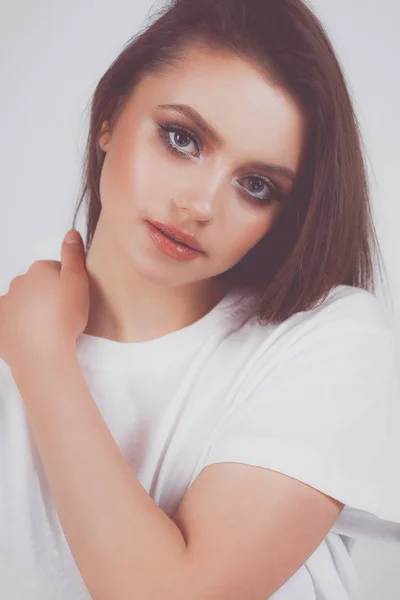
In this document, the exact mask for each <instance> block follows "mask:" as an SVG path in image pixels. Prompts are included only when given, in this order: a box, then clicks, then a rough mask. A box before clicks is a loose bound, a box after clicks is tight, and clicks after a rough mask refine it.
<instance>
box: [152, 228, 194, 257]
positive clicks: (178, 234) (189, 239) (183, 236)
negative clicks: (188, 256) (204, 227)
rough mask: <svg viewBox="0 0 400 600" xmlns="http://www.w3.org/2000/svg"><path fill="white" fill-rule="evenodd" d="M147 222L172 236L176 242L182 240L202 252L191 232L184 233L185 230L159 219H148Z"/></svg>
mask: <svg viewBox="0 0 400 600" xmlns="http://www.w3.org/2000/svg"><path fill="white" fill-rule="evenodd" d="M149 223H151V224H152V225H154V227H156V228H157V229H159V230H160V231H162V232H163V233H166V234H167V235H169V236H170V237H172V238H173V239H174V240H176V241H177V242H183V243H184V244H186V245H187V246H189V248H193V249H194V250H197V251H198V252H203V253H204V250H203V248H202V247H201V246H200V244H199V243H198V241H197V240H196V238H195V236H194V235H193V234H190V233H186V232H185V231H182V229H178V228H177V227H175V226H174V225H170V224H169V223H162V222H161V221H150V220H149Z"/></svg>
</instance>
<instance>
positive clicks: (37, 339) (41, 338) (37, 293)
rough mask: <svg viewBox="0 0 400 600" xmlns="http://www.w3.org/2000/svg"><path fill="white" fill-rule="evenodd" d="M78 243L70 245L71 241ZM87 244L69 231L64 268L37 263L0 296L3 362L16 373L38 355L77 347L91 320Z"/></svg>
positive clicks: (52, 262)
mask: <svg viewBox="0 0 400 600" xmlns="http://www.w3.org/2000/svg"><path fill="white" fill-rule="evenodd" d="M69 238H71V239H73V240H75V241H76V243H67V239H69ZM85 258H86V257H85V251H84V245H83V240H82V237H81V235H80V233H79V232H78V231H75V230H70V231H69V232H68V233H67V234H66V236H65V238H64V241H63V244H62V249H61V262H59V261H55V260H37V261H35V262H34V263H33V264H32V265H31V266H30V267H29V269H28V271H27V272H26V273H25V274H24V275H18V276H17V277H15V278H14V279H13V280H12V281H11V283H10V286H9V290H8V293H7V294H6V295H5V296H0V357H1V358H3V359H4V360H5V361H6V362H7V363H8V365H9V366H10V367H11V368H12V369H13V368H14V367H15V366H16V365H18V364H19V362H20V361H22V362H23V361H25V360H26V359H31V358H32V359H33V360H35V359H36V358H37V357H38V354H39V353H40V354H43V353H49V352H53V351H55V350H56V349H58V348H60V347H64V346H68V345H70V346H72V345H75V342H76V339H77V337H78V336H79V335H80V334H81V333H82V332H83V331H84V329H85V327H86V325H87V321H88V317H89V279H88V275H87V271H86V266H85Z"/></svg>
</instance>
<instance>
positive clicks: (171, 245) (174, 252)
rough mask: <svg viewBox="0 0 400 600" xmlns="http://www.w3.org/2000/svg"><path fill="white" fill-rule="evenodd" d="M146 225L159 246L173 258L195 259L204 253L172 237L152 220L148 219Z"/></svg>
mask: <svg viewBox="0 0 400 600" xmlns="http://www.w3.org/2000/svg"><path fill="white" fill-rule="evenodd" d="M146 226H147V228H148V231H149V234H150V237H151V239H152V241H153V242H154V244H155V245H156V246H157V248H158V249H159V250H161V252H163V253H164V254H166V255H167V256H170V257H171V258H175V259H176V260H193V259H194V258H197V257H198V256H201V254H203V253H202V252H200V251H199V250H195V249H194V248H190V247H189V246H188V245H187V244H184V243H183V242H178V241H177V240H174V239H173V238H172V237H170V236H169V235H167V234H166V233H164V232H163V231H161V230H160V229H158V228H157V227H156V226H155V225H153V224H152V223H150V221H146Z"/></svg>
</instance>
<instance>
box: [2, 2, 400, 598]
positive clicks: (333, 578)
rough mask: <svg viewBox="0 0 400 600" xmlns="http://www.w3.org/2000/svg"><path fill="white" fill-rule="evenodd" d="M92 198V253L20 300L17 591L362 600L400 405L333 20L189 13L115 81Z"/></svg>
mask: <svg viewBox="0 0 400 600" xmlns="http://www.w3.org/2000/svg"><path fill="white" fill-rule="evenodd" d="M84 197H86V199H87V200H88V205H87V208H88V212H87V232H86V247H85V246H84V244H83V240H82V238H81V237H80V235H79V234H77V232H76V231H75V232H70V233H69V235H70V236H71V237H72V238H74V237H75V238H76V239H75V241H77V242H78V243H77V244H67V243H66V240H65V243H64V244H63V246H62V252H61V259H62V260H61V263H58V262H55V261H36V262H35V263H34V264H33V265H32V267H31V268H30V269H29V270H28V272H27V273H26V274H24V275H22V276H19V277H16V278H15V279H13V281H12V283H11V285H10V289H9V291H8V293H7V294H6V295H5V296H3V297H2V298H1V299H0V354H1V356H2V361H1V364H0V367H1V371H0V377H1V378H0V384H1V385H0V396H1V398H0V428H1V429H0V479H1V481H0V592H1V594H0V595H1V597H2V598H7V600H38V599H40V600H72V599H74V600H78V599H79V600H86V599H89V598H93V599H94V600H125V599H131V598H138V599H140V600H153V599H154V600H159V599H160V598H162V599H163V600H189V599H190V600H211V599H212V600H228V599H229V600H250V598H251V599H252V600H266V598H274V599H276V600H278V599H279V600H316V599H318V600H349V599H354V598H358V597H359V595H358V594H359V583H358V578H357V575H356V572H355V568H354V566H353V564H352V560H351V552H350V551H351V548H352V546H353V543H354V540H356V539H358V538H362V537H374V538H376V539H388V538H390V539H392V540H395V539H397V540H399V539H400V482H399V476H398V470H397V469H396V464H395V457H396V456H399V455H400V441H399V439H400V436H399V435H398V431H399V428H400V414H399V405H400V398H399V388H398V381H397V379H396V377H397V375H396V364H395V363H396V357H395V343H394V337H393V330H392V325H393V324H392V321H391V318H390V317H389V314H388V313H387V312H386V310H385V309H384V308H383V307H382V306H381V305H380V303H379V302H378V300H377V298H376V296H375V294H374V289H375V288H374V286H375V281H374V266H376V259H378V258H379V248H378V245H377V241H376V237H375V232H374V227H373V223H372V219H371V211H370V204H369V197H368V187H367V181H366V174H365V168H364V162H363V154H362V150H361V142H360V136H359V132H358V127H357V121H356V118H355V116H354V112H353V108H352V104H351V101H350V98H349V94H348V91H347V89H346V83H345V80H344V77H343V74H342V72H341V69H340V66H339V64H338V61H337V58H336V57H335V54H334V52H333V50H332V46H331V44H330V42H329V41H328V39H327V36H326V34H325V32H324V31H323V29H322V27H321V25H320V23H319V22H318V20H317V19H316V17H315V16H314V15H313V14H312V12H310V10H309V9H308V8H307V7H306V5H305V4H303V3H302V2H301V1H300V0H280V1H279V2H277V1H276V0H259V1H255V0H174V1H173V2H171V3H170V4H169V5H168V6H167V7H166V8H164V9H163V10H162V11H160V13H159V14H157V15H156V18H155V19H154V20H153V22H152V23H150V24H149V25H148V27H147V28H146V29H145V30H143V31H142V32H140V34H138V35H137V36H136V37H135V39H133V40H132V41H130V43H129V44H128V45H127V46H126V47H125V48H124V50H123V52H122V53H121V54H120V56H118V58H117V59H116V60H115V61H114V63H113V64H112V65H111V67H110V68H109V70H108V71H107V73H106V74H105V75H104V76H103V77H102V79H101V81H100V82H99V84H98V86H97V88H96V91H95V94H94V97H93V102H92V108H91V123H90V132H89V139H88V146H87V161H86V170H85V179H84V190H83V194H82V196H81V198H80V201H79V203H78V206H77V211H78V209H79V207H80V205H81V203H82V200H83V198H84ZM76 214H77V213H75V218H76ZM74 224H75V220H74Z"/></svg>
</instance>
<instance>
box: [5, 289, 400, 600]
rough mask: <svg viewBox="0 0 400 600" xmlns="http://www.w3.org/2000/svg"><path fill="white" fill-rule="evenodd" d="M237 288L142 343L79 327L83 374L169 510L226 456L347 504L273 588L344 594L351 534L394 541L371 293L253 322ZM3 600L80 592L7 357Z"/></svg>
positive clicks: (285, 598)
mask: <svg viewBox="0 0 400 600" xmlns="http://www.w3.org/2000/svg"><path fill="white" fill-rule="evenodd" d="M237 299H238V295H237V294H235V293H229V294H227V295H226V296H225V297H224V298H223V299H222V300H221V301H220V302H219V304H217V305H216V306H215V307H214V308H213V309H212V310H211V311H210V312H209V313H208V314H207V315H205V316H204V317H203V318H202V319H200V320H198V321H196V322H195V323H193V324H192V325H189V326H188V327H185V328H183V329H180V330H179V331H175V332H172V333H169V334H167V335H164V336H162V337H160V338H157V339H154V340H150V341H147V342H139V343H123V342H116V341H112V340H107V339H105V338H98V337H94V336H90V335H86V334H83V335H81V336H80V337H79V338H78V340H77V352H78V358H79V362H80V365H81V367H82V369H83V372H84V375H85V378H86V381H87V383H88V385H89V388H90V391H91V393H92V395H93V398H94V400H95V402H96V404H97V406H98V407H99V409H100V411H101V413H102V415H103V417H104V419H105V421H106V423H107V425H108V427H109V429H110V431H111V433H112V435H113V437H114V439H115V441H116V442H117V444H118V446H119V448H120V450H121V451H122V452H123V454H124V456H125V458H126V460H127V461H128V463H129V465H130V466H131V469H132V471H133V472H134V473H135V475H136V476H137V477H138V479H139V481H140V482H141V484H142V485H143V487H144V488H145V489H146V491H147V492H148V493H149V494H150V496H151V497H152V498H153V500H154V501H155V502H156V504H157V505H158V506H159V507H160V508H162V509H163V510H164V511H165V513H166V514H168V515H169V516H170V517H171V518H172V517H173V515H174V514H175V511H176V510H177V508H178V506H179V504H180V502H181V500H182V498H183V496H184V495H185V493H186V492H187V490H188V488H189V487H190V486H191V485H192V483H193V482H194V480H195V479H196V477H197V476H198V474H199V473H200V472H201V470H202V469H203V468H204V467H205V466H206V465H208V464H211V463H216V462H226V461H228V462H240V463H247V464H250V465H258V466H261V467H266V468H268V469H272V470H275V471H279V472H281V473H284V474H286V475H289V476H290V477H293V478H295V479H298V480H300V481H303V482H305V483H307V484H308V485H310V486H312V487H314V488H316V489H318V490H320V491H322V492H324V493H325V494H328V495H330V496H332V497H333V498H336V499H338V500H340V501H341V502H343V503H344V504H345V508H344V509H343V511H342V513H341V515H340V516H339V518H338V519H337V521H336V522H335V524H334V526H333V527H332V529H331V531H330V532H329V533H328V535H327V536H326V538H325V539H324V540H323V541H322V542H321V544H320V545H319V546H318V548H317V549H316V550H315V552H314V553H313V554H312V556H311V557H310V558H309V559H308V560H307V561H306V562H305V563H304V565H303V566H302V567H301V568H300V569H299V570H298V571H297V572H296V573H295V574H294V575H293V576H292V577H290V579H289V580H288V581H287V582H286V583H285V584H284V585H283V586H282V587H281V588H280V589H279V590H278V591H277V592H276V593H275V594H274V595H273V596H272V598H273V599H274V600H317V599H318V600H349V599H351V600H354V599H355V598H359V595H358V591H357V590H358V578H357V574H356V570H355V568H354V565H353V563H352V559H351V548H352V546H353V543H354V540H356V539H357V538H363V537H364V538H365V537H372V538H374V539H386V540H391V541H393V540H397V541H398V542H399V543H400V474H399V470H398V458H399V456H400V386H399V380H398V375H397V367H398V365H396V360H397V357H396V347H395V339H394V328H393V323H392V322H391V320H390V318H389V315H388V313H387V312H386V310H385V309H383V307H382V306H381V304H380V303H379V302H378V300H377V298H376V297H375V296H374V295H372V294H371V293H370V292H367V291H365V290H362V289H359V288H354V287H350V286H338V287H336V288H335V289H334V290H333V291H332V292H331V293H330V294H329V296H328V298H327V299H326V300H325V301H324V302H323V303H322V304H320V306H318V307H317V308H314V309H313V310H310V311H305V312H301V313H300V312H299V313H296V314H295V315H293V316H292V317H291V318H289V319H287V320H286V321H285V322H284V323H282V324H280V325H267V326H261V325H260V324H258V322H257V319H256V318H252V319H249V318H248V314H247V311H246V306H247V304H246V302H244V303H242V304H238V305H236V304H235V300H237ZM243 518H245V515H243ZM238 551H239V550H238ZM267 560H268V557H266V561H267ZM0 597H1V598H7V600H89V598H90V596H89V594H88V591H87V589H86V587H85V584H84V582H83V580H82V578H81V576H80V574H79V571H78V569H77V567H76V565H75V563H74V560H73V557H72V554H71V552H70V550H69V547H68V544H67V542H66V540H65V537H64V535H63V531H62V528H61V524H60V521H59V520H58V516H57V513H56V510H55V507H54V504H53V501H52V498H51V496H50V493H49V486H48V481H47V479H46V475H45V472H44V470H43V466H42V463H41V460H40V456H39V454H38V452H37V449H36V445H35V441H34V438H33V436H32V432H31V430H30V428H29V423H28V422H27V417H26V414H25V410H24V407H23V404H22V399H21V397H20V395H19V392H18V389H17V387H16V385H15V382H14V380H13V378H12V375H11V370H10V368H9V367H8V365H7V363H5V362H4V361H0Z"/></svg>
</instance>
